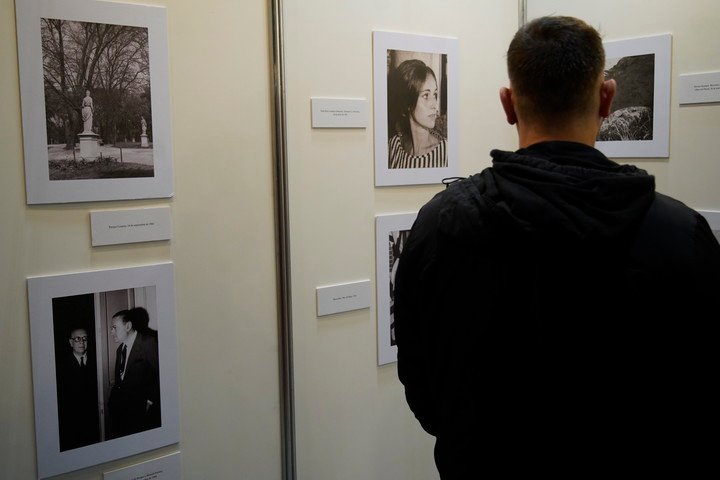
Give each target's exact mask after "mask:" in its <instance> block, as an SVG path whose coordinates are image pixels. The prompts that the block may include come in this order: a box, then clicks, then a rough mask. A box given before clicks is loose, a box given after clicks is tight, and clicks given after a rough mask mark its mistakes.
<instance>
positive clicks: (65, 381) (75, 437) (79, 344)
mask: <svg viewBox="0 0 720 480" xmlns="http://www.w3.org/2000/svg"><path fill="white" fill-rule="evenodd" d="M88 342H89V338H88V334H87V330H86V329H84V328H73V329H71V330H70V332H69V337H68V343H69V344H70V350H68V351H63V352H62V355H61V356H59V357H58V358H57V368H56V371H57V394H58V423H59V425H58V426H59V433H60V451H61V452H63V451H65V450H71V449H73V448H78V447H83V446H85V445H90V444H93V443H97V442H98V441H100V421H99V416H98V393H97V368H96V363H95V355H92V354H88Z"/></svg>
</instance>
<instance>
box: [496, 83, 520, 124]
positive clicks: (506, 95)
mask: <svg viewBox="0 0 720 480" xmlns="http://www.w3.org/2000/svg"><path fill="white" fill-rule="evenodd" d="M500 103H501V104H502V107H503V110H505V118H507V122H508V123H509V124H510V125H515V124H516V123H517V114H516V113H515V107H514V106H513V99H512V90H510V89H509V88H507V87H503V88H501V89H500Z"/></svg>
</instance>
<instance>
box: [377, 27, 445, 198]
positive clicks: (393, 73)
mask: <svg viewBox="0 0 720 480" xmlns="http://www.w3.org/2000/svg"><path fill="white" fill-rule="evenodd" d="M456 62H457V39H455V38H445V37H432V36H425V35H409V34H401V33H392V32H373V65H374V91H375V95H374V115H375V185H377V186H389V185H414V184H429V183H441V182H442V180H443V178H448V177H453V176H457V171H458V162H457V159H456V146H457V112H458V109H457V85H458V79H457V75H456V74H455V71H456Z"/></svg>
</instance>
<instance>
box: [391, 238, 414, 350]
mask: <svg viewBox="0 0 720 480" xmlns="http://www.w3.org/2000/svg"><path fill="white" fill-rule="evenodd" d="M408 235H410V230H395V231H394V232H390V235H389V236H388V255H389V256H390V258H389V266H390V272H389V273H390V282H389V284H388V287H389V293H390V345H393V346H394V345H395V274H396V273H397V267H398V264H399V263H400V254H402V251H403V248H404V247H405V242H406V241H407V237H408Z"/></svg>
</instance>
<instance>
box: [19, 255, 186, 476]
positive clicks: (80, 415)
mask: <svg viewBox="0 0 720 480" xmlns="http://www.w3.org/2000/svg"><path fill="white" fill-rule="evenodd" d="M28 297H29V304H30V334H31V335H30V338H31V342H32V354H33V385H34V397H35V422H36V436H37V461H38V474H39V476H40V478H46V477H49V476H53V475H58V474H60V473H65V472H68V471H72V470H76V469H79V468H84V467H87V466H91V465H97V464H99V463H103V462H106V461H109V460H114V459H117V458H122V457H126V456H128V455H133V454H136V453H140V452H145V451H148V450H152V449H155V448H159V447H162V446H165V445H169V444H172V443H176V442H177V441H178V440H179V424H178V393H177V359H176V353H175V352H176V347H177V340H176V333H175V310H174V286H173V268H172V264H158V265H148V266H144V267H134V268H125V269H117V270H103V271H95V272H86V273H77V274H68V275H55V276H47V277H33V278H29V279H28Z"/></svg>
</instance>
